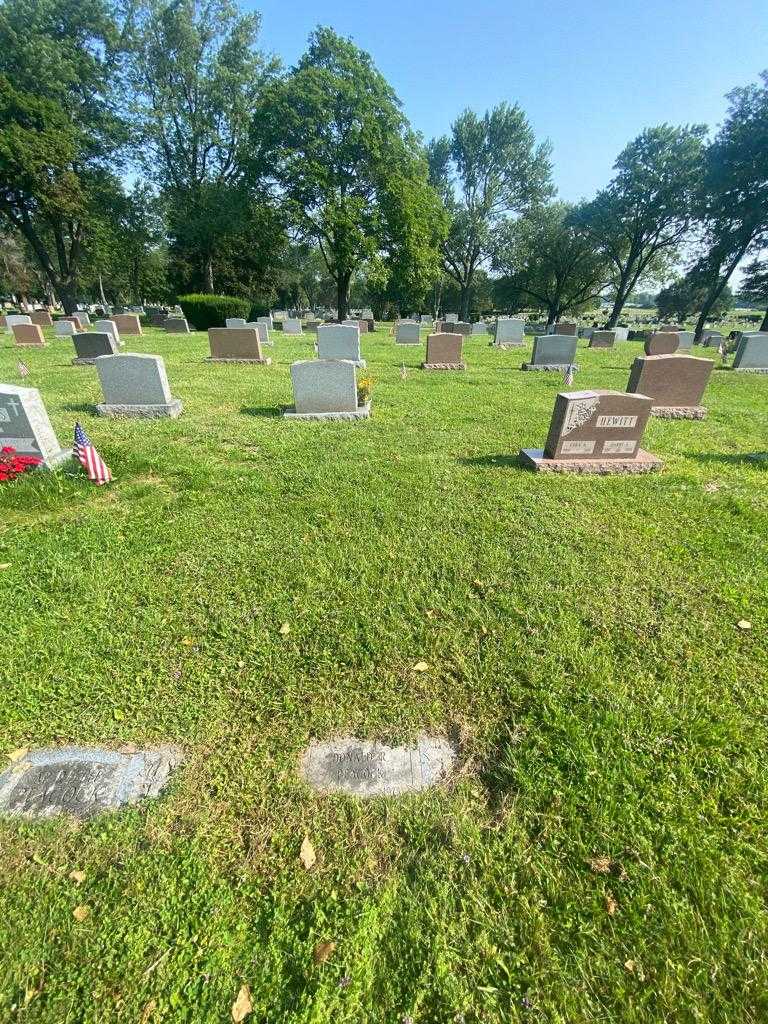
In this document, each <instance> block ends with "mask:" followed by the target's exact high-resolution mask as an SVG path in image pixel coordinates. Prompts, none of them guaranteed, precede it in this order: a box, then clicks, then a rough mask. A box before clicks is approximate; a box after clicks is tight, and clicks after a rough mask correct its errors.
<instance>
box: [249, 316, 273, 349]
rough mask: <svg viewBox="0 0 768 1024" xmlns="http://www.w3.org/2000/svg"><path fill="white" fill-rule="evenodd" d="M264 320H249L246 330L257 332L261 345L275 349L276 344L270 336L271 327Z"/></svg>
mask: <svg viewBox="0 0 768 1024" xmlns="http://www.w3.org/2000/svg"><path fill="white" fill-rule="evenodd" d="M262 320H263V318H261V317H260V318H259V319H258V320H249V321H248V322H247V323H246V325H245V326H246V329H247V330H250V331H256V333H257V334H258V336H259V344H260V345H262V346H263V345H271V346H272V347H273V348H274V345H275V343H274V341H272V339H271V338H270V336H269V327H268V326H267V324H265V323H263V322H262Z"/></svg>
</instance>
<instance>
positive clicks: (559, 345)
mask: <svg viewBox="0 0 768 1024" xmlns="http://www.w3.org/2000/svg"><path fill="white" fill-rule="evenodd" d="M577 340H578V339H577V338H576V336H575V335H572V334H569V335H566V334H541V335H539V336H538V337H536V338H534V339H533V355H532V356H531V361H530V362H529V363H523V369H524V370H552V371H555V372H560V373H563V372H564V371H565V370H567V368H568V367H569V366H574V367H575V362H574V360H575V359H576V343H577Z"/></svg>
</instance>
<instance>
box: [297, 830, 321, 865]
mask: <svg viewBox="0 0 768 1024" xmlns="http://www.w3.org/2000/svg"><path fill="white" fill-rule="evenodd" d="M299 860H300V861H301V863H302V864H303V865H304V867H305V868H306V869H307V871H310V870H311V869H312V868H313V867H314V866H315V863H316V862H317V854H316V853H315V848H314V846H313V845H312V843H310V841H309V839H307V838H306V837H305V838H304V842H303V843H302V844H301V849H300V850H299Z"/></svg>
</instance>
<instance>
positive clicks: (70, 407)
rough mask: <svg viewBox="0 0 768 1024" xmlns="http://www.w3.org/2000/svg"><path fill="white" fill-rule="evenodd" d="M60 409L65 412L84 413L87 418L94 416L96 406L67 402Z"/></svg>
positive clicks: (86, 403)
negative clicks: (86, 414)
mask: <svg viewBox="0 0 768 1024" xmlns="http://www.w3.org/2000/svg"><path fill="white" fill-rule="evenodd" d="M61 408H62V409H64V410H66V412H85V413H88V415H89V416H95V415H96V406H95V405H93V404H92V403H90V404H89V403H88V402H67V403H66V404H65V405H62V407H61Z"/></svg>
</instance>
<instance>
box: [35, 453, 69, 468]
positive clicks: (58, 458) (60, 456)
mask: <svg viewBox="0 0 768 1024" xmlns="http://www.w3.org/2000/svg"><path fill="white" fill-rule="evenodd" d="M72 456H73V451H72V449H71V448H62V449H61V451H59V452H56V454H55V455H49V456H48V458H47V459H46V460H45V462H41V463H40V465H39V466H38V467H37V468H38V469H61V467H62V466H63V465H65V464H66V463H67V462H69V461H70V460H71V458H72Z"/></svg>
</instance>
